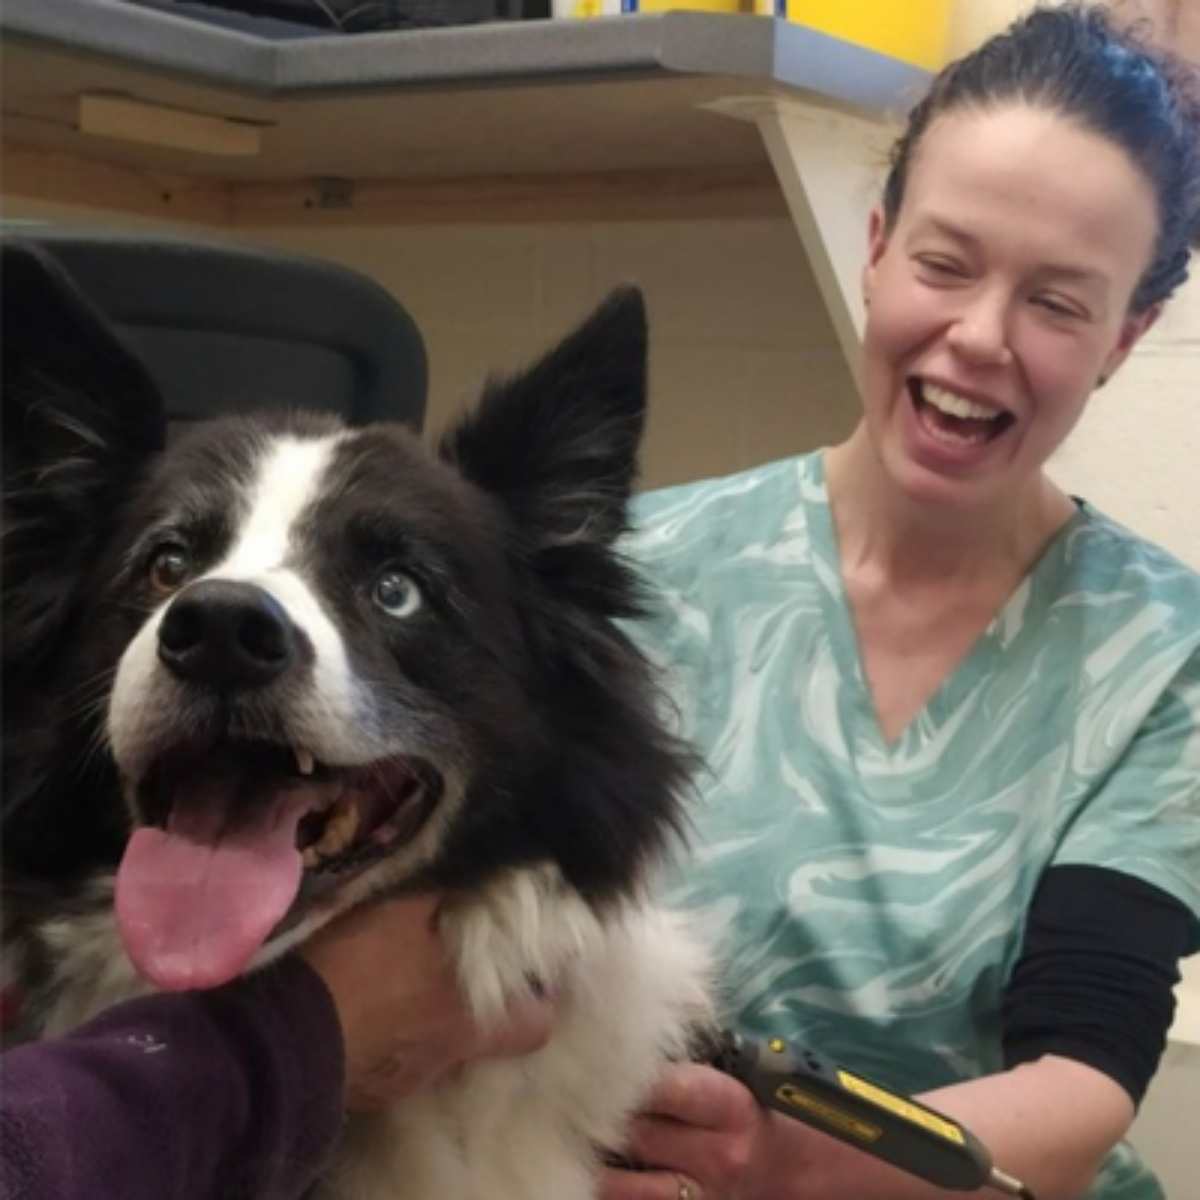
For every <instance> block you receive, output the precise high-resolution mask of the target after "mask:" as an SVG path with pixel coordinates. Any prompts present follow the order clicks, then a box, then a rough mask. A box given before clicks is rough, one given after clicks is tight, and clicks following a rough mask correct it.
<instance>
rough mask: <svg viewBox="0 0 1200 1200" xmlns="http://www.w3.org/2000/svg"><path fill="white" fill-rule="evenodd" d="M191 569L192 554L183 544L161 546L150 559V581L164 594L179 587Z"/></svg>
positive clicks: (185, 580)
mask: <svg viewBox="0 0 1200 1200" xmlns="http://www.w3.org/2000/svg"><path fill="white" fill-rule="evenodd" d="M191 571H192V556H191V555H190V554H189V553H188V552H187V550H186V549H185V548H184V547H183V546H163V547H162V549H161V550H159V551H158V553H156V554H155V556H154V558H153V559H151V561H150V583H151V584H152V585H153V587H154V589H155V591H158V592H162V593H164V594H166V593H169V592H174V591H176V590H178V589H179V588H181V587H182V586H183V585H184V584H185V583H186V582H187V578H188V576H189V575H190V574H191Z"/></svg>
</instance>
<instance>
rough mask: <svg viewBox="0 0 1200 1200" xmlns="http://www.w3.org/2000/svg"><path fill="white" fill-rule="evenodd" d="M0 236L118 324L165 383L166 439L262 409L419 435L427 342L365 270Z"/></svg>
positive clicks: (74, 235)
mask: <svg viewBox="0 0 1200 1200" xmlns="http://www.w3.org/2000/svg"><path fill="white" fill-rule="evenodd" d="M6 232H10V233H12V234H13V235H18V234H19V236H20V237H21V238H22V239H23V240H25V241H30V242H34V243H37V244H39V245H41V246H42V247H44V248H45V249H46V250H48V251H49V252H50V253H52V254H54V255H55V256H56V257H57V258H58V259H59V261H60V262H61V263H62V264H63V266H65V267H66V269H67V270H68V271H69V272H70V274H71V275H72V276H73V277H74V279H75V281H76V283H77V284H78V285H79V287H80V288H81V289H82V290H83V291H84V292H85V293H86V294H87V295H88V297H89V298H90V299H91V300H92V301H93V302H94V303H95V304H96V306H97V307H98V308H100V309H101V311H102V312H104V313H105V314H106V315H107V316H108V317H109V319H110V320H111V321H112V322H113V323H114V324H115V325H116V326H117V328H118V330H119V331H120V332H121V333H122V335H123V336H124V338H125V341H126V343H127V344H128V345H129V346H130V347H131V348H132V349H134V350H135V351H136V352H137V353H138V354H139V355H140V357H141V358H142V359H143V361H144V362H145V364H146V366H147V368H148V369H149V371H150V373H151V375H152V376H153V377H154V380H155V382H156V383H157V384H158V386H159V388H160V389H161V391H162V393H163V397H164V400H165V402H166V407H167V415H168V419H169V421H170V423H171V426H172V427H173V431H177V430H178V427H179V425H180V424H181V423H183V422H189V421H196V420H201V419H204V418H207V417H214V416H219V415H223V414H227V413H236V412H246V411H249V410H253V409H263V408H308V409H318V410H321V411H325V412H332V413H334V414H336V415H337V416H340V417H341V418H342V419H343V420H345V421H347V422H348V423H350V424H352V425H361V424H365V423H366V422H368V421H376V420H391V421H403V422H405V423H407V424H409V425H411V426H412V427H413V428H415V429H420V428H421V424H422V421H423V419H424V416H425V399H426V386H427V380H428V375H427V367H426V358H425V346H424V342H423V341H422V339H421V334H420V332H419V331H418V329H417V326H416V324H415V323H414V321H413V319H412V317H410V316H409V314H408V312H407V311H406V310H405V309H404V307H403V306H402V305H401V304H399V303H398V302H397V301H396V300H395V299H394V298H393V297H392V296H391V294H390V293H389V292H387V291H386V290H384V288H382V287H381V286H380V285H378V284H377V283H375V282H374V281H373V280H371V279H368V278H367V277H366V276H364V275H360V274H358V273H357V272H355V271H351V270H349V269H347V268H345V267H341V266H338V265H335V264H331V263H325V262H319V261H316V260H313V259H306V258H300V257H295V256H291V255H284V254H279V253H274V252H268V251H261V250H256V249H249V248H246V247H235V246H228V245H220V244H217V243H213V242H204V241H194V240H185V239H183V238H174V237H170V238H168V237H161V236H157V235H155V236H144V235H125V234H108V233H97V232H94V231H82V230H67V229H61V228H53V227H49V226H46V227H42V226H36V225H24V224H22V225H21V226H20V227H19V228H14V227H9V228H8V229H7V230H6Z"/></svg>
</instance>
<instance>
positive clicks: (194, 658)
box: [158, 579, 296, 691]
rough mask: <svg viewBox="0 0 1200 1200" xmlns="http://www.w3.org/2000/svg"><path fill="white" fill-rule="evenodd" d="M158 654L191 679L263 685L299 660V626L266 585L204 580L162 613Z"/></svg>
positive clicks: (228, 686)
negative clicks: (297, 644)
mask: <svg viewBox="0 0 1200 1200" xmlns="http://www.w3.org/2000/svg"><path fill="white" fill-rule="evenodd" d="M158 657H159V658H160V659H161V660H162V662H163V663H165V664H166V666H167V667H169V668H170V669H171V671H173V672H174V673H175V674H176V675H178V676H179V677H180V678H181V679H186V680H189V681H190V682H192V683H202V684H207V685H208V686H210V687H216V688H220V689H222V690H223V691H233V690H236V689H239V688H254V687H262V686H263V685H264V684H268V683H270V682H271V681H272V680H274V679H277V678H279V676H280V675H282V674H283V673H284V672H285V671H286V670H287V669H288V667H290V666H291V665H292V663H293V662H295V660H296V630H295V626H294V625H293V624H292V622H291V621H290V620H289V619H288V615H287V613H286V612H284V610H283V606H282V605H280V603H279V602H278V601H277V600H276V599H275V598H274V597H273V596H271V595H270V594H269V593H267V592H265V591H263V589H262V588H260V587H255V586H254V585H253V584H250V583H237V582H234V581H232V580H225V579H204V580H201V581H200V582H199V583H193V584H192V585H191V587H187V588H184V590H183V591H182V592H180V593H179V595H178V596H176V597H175V599H174V600H173V601H172V602H171V607H170V608H168V609H167V611H166V613H165V614H164V615H163V619H162V622H161V624H160V625H159V627H158Z"/></svg>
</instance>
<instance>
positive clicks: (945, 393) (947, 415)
mask: <svg viewBox="0 0 1200 1200" xmlns="http://www.w3.org/2000/svg"><path fill="white" fill-rule="evenodd" d="M908 392H909V396H910V397H911V399H912V402H913V407H914V409H915V410H916V416H917V421H918V422H919V424H920V426H921V429H922V430H924V432H925V433H927V434H928V435H929V436H930V437H931V438H933V439H934V440H935V441H937V442H939V443H941V444H942V445H944V446H948V447H954V448H968V447H975V446H983V445H986V444H987V443H989V442H993V441H995V440H996V439H997V438H998V437H1000V436H1001V435H1002V434H1003V433H1004V432H1005V431H1006V430H1008V429H1009V428H1011V427H1012V425H1013V424H1014V423H1015V421H1016V418H1015V417H1014V416H1013V414H1012V413H1010V412H1007V411H1006V410H1004V409H999V408H994V407H991V406H989V405H985V404H980V403H978V402H977V401H975V400H971V399H970V398H968V397H966V396H962V395H960V394H958V393H957V392H953V391H950V390H949V389H948V388H944V387H940V386H938V385H937V384H934V383H930V382H929V381H927V380H924V379H920V378H918V377H916V376H911V377H910V378H909V380H908Z"/></svg>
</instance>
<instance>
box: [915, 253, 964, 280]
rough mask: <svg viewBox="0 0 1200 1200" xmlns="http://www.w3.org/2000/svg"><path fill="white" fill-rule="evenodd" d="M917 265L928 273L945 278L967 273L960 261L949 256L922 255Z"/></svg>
mask: <svg viewBox="0 0 1200 1200" xmlns="http://www.w3.org/2000/svg"><path fill="white" fill-rule="evenodd" d="M917 266H918V268H919V269H920V270H921V271H923V272H924V273H925V274H926V275H935V276H939V277H945V278H950V277H953V278H958V277H959V276H962V275H965V274H966V272H965V271H964V270H963V268H962V266H961V265H960V264H959V263H957V262H955V261H954V260H953V259H949V258H937V257H930V256H928V255H922V256H921V257H920V258H918V259H917Z"/></svg>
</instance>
